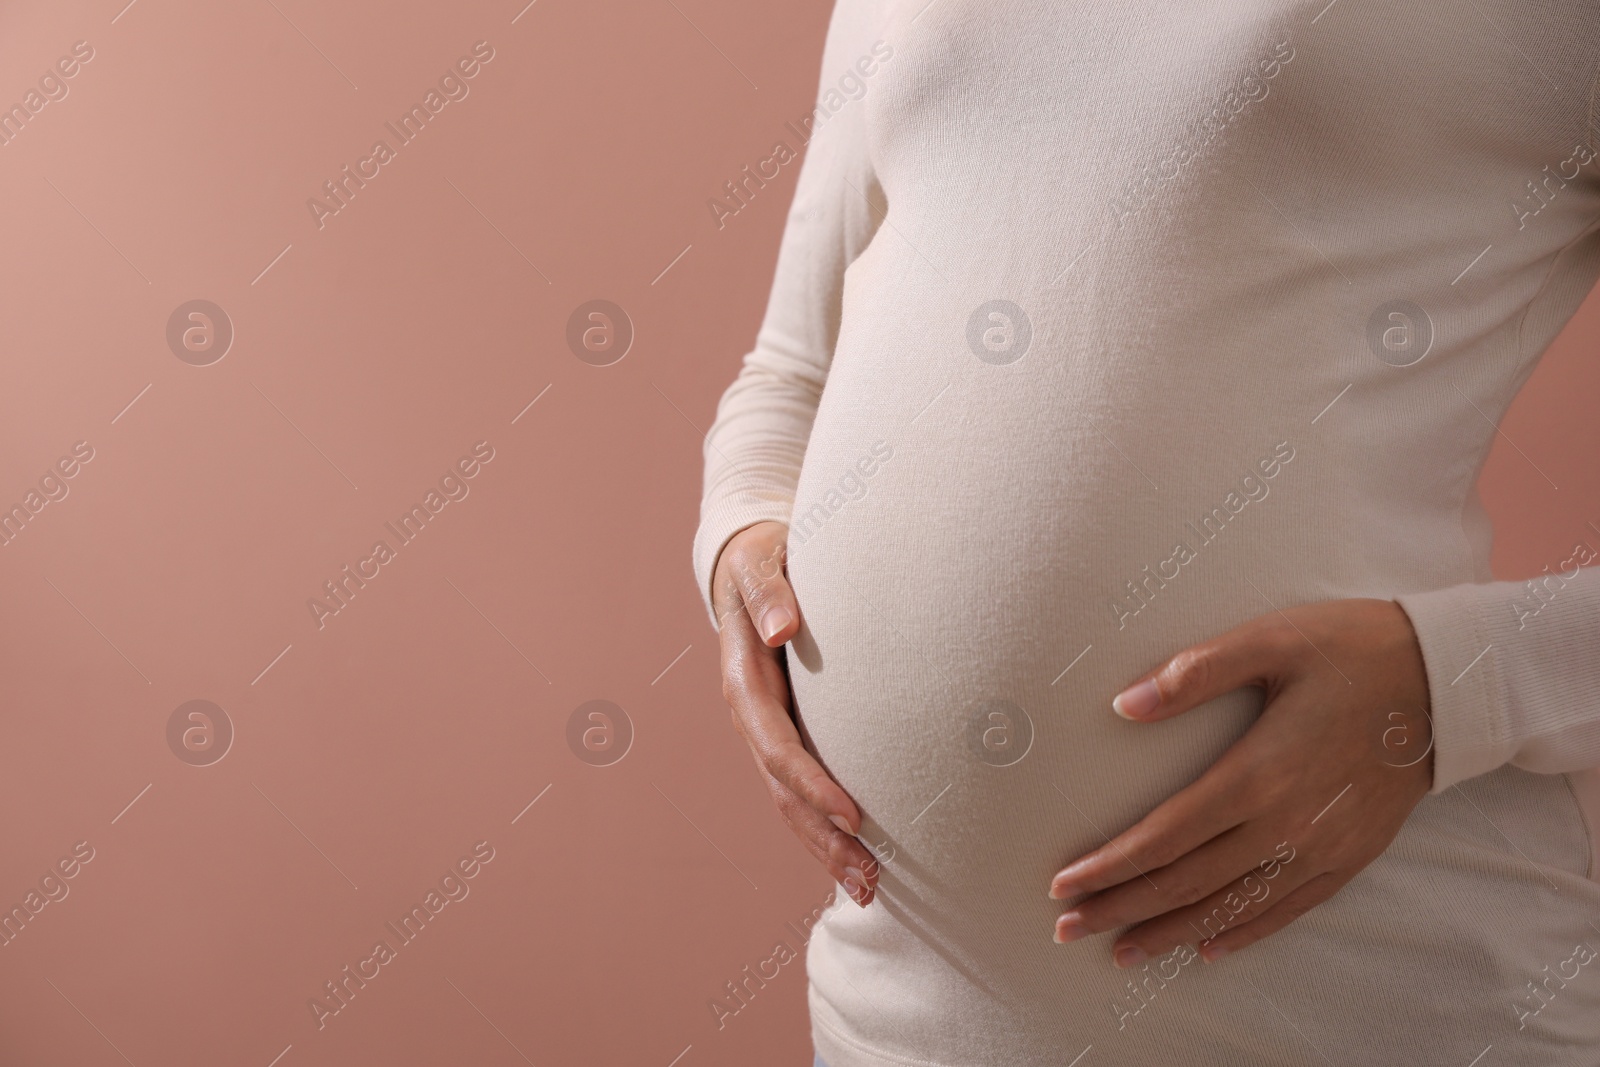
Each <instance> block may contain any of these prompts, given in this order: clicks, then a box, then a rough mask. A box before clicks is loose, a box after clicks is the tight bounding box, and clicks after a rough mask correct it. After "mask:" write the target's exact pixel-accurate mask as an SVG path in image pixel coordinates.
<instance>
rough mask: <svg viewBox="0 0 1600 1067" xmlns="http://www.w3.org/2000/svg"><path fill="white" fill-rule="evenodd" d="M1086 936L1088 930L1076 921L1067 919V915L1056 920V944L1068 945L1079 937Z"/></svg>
mask: <svg viewBox="0 0 1600 1067" xmlns="http://www.w3.org/2000/svg"><path fill="white" fill-rule="evenodd" d="M1067 914H1068V915H1070V914H1072V913H1071V912H1068V913H1067ZM1088 936H1089V928H1088V927H1087V926H1085V925H1083V923H1081V922H1079V921H1078V920H1077V919H1069V918H1068V917H1067V915H1063V916H1062V917H1061V918H1059V919H1057V920H1056V944H1058V945H1070V944H1071V943H1072V942H1074V941H1076V940H1078V939H1079V938H1080V937H1088Z"/></svg>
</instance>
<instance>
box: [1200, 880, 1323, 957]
mask: <svg viewBox="0 0 1600 1067" xmlns="http://www.w3.org/2000/svg"><path fill="white" fill-rule="evenodd" d="M1344 885H1345V883H1344V881H1342V880H1341V879H1340V878H1339V877H1338V876H1336V875H1334V874H1333V873H1332V872H1329V873H1327V874H1323V875H1318V876H1317V877H1316V878H1313V879H1312V880H1311V881H1309V882H1307V883H1306V884H1305V885H1303V886H1301V887H1300V888H1298V889H1296V890H1294V891H1293V892H1292V893H1289V894H1288V895H1287V896H1285V897H1284V898H1283V899H1281V900H1279V901H1278V903H1277V905H1276V906H1275V907H1272V908H1268V909H1267V910H1266V911H1265V912H1264V913H1262V914H1261V915H1258V916H1257V917H1255V918H1254V919H1251V920H1250V921H1249V922H1247V923H1244V924H1243V925H1241V926H1235V927H1234V928H1233V929H1231V930H1225V931H1223V933H1221V934H1219V935H1218V936H1217V937H1214V938H1212V939H1211V940H1209V941H1207V942H1206V943H1205V944H1204V945H1202V946H1201V948H1200V957H1201V958H1202V959H1204V960H1205V961H1206V962H1207V963H1214V962H1215V961H1217V960H1220V959H1221V958H1222V957H1224V956H1226V955H1228V954H1230V953H1233V952H1237V951H1239V950H1240V949H1242V948H1245V947H1247V946H1249V945H1253V944H1255V943H1256V942H1257V941H1260V940H1261V939H1262V938H1265V937H1271V936H1272V935H1273V934H1275V933H1277V932H1278V931H1279V930H1282V929H1283V928H1284V927H1285V926H1288V925H1289V924H1290V923H1292V922H1294V921H1295V920H1296V919H1298V918H1300V916H1302V915H1304V914H1305V913H1306V912H1308V911H1310V910H1311V909H1312V908H1314V907H1316V906H1317V905H1318V904H1321V903H1322V902H1323V901H1325V900H1327V899H1329V898H1330V897H1332V896H1333V895H1334V894H1335V893H1337V892H1338V891H1339V890H1340V889H1343V888H1344Z"/></svg>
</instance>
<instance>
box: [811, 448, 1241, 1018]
mask: <svg viewBox="0 0 1600 1067" xmlns="http://www.w3.org/2000/svg"><path fill="white" fill-rule="evenodd" d="M824 429H826V424H824ZM875 444H876V445H877V449H876V451H874V445H875ZM1043 447H1045V448H1049V447H1051V445H1050V444H1049V443H1048V442H1046V443H1045V444H1044V445H1043ZM863 460H865V462H863ZM1092 469H1093V467H1092V464H1083V465H1081V467H1080V471H1079V476H1078V477H1076V478H1072V479H1069V478H1065V477H1062V476H1060V472H1059V471H1058V472H1055V473H1053V474H1050V473H1042V472H1041V469H1040V467H1039V465H1038V464H1036V463H1027V462H1024V461H1023V460H1021V459H1019V458H1013V457H1012V456H1011V455H1010V454H1009V453H1006V454H999V455H991V456H990V457H989V458H984V457H983V455H982V453H981V450H978V449H965V448H957V449H955V450H953V451H949V450H946V451H942V452H940V451H938V450H935V449H932V448H929V447H926V446H925V445H923V444H921V443H919V442H918V440H917V439H916V438H915V437H914V436H913V435H909V434H908V435H904V436H903V437H902V438H901V439H900V440H897V441H894V442H888V441H880V440H877V439H874V438H869V437H865V436H862V435H856V434H849V433H840V434H832V433H826V432H825V433H823V434H820V435H816V436H814V437H813V440H812V444H811V448H810V450H809V451H808V453H807V460H806V465H805V470H804V471H803V473H802V477H801V479H800V485H799V488H798V492H797V499H798V501H799V504H798V506H797V507H796V509H795V513H794V517H793V519H792V520H791V532H790V547H789V550H790V559H789V577H790V580H791V582H792V583H793V586H794V589H795V592H796V595H797V597H798V599H799V603H800V608H801V616H802V627H801V630H800V632H799V634H798V635H797V636H796V638H795V639H794V641H793V642H792V643H791V645H790V648H789V653H788V661H789V670H790V680H791V684H792V687H793V691H794V695H795V700H796V707H797V715H798V718H799V721H800V725H801V728H802V731H803V734H804V736H805V737H806V739H807V744H808V746H809V747H810V748H811V749H812V751H813V752H814V753H815V754H816V755H817V756H818V758H819V759H820V760H821V762H822V763H823V765H824V766H825V767H826V768H827V769H828V771H829V773H830V774H832V775H833V776H834V778H835V779H837V780H838V781H839V782H840V784H841V785H843V787H844V788H845V789H846V790H847V791H848V792H849V793H850V794H851V796H852V797H854V798H855V800H856V801H857V803H858V804H859V805H860V807H861V809H862V811H863V814H864V816H865V819H864V830H863V834H862V837H863V839H864V841H865V842H866V844H867V845H868V847H869V848H871V849H872V850H873V851H874V852H875V854H877V855H879V857H880V859H881V860H882V861H883V871H882V876H881V882H880V900H882V901H884V902H885V906H886V908H887V909H888V911H889V912H890V913H891V914H893V915H895V916H896V922H897V924H898V925H899V926H900V927H902V928H907V927H914V928H915V929H916V930H917V931H919V933H918V934H917V936H919V937H921V938H922V939H923V940H925V941H930V940H931V941H936V942H937V943H938V951H939V952H940V953H941V954H943V955H944V956H946V958H947V959H949V960H957V961H961V962H960V963H959V964H958V966H959V967H960V968H961V969H963V970H970V971H971V973H973V974H978V973H981V972H984V971H986V970H989V969H990V968H988V967H987V966H986V961H989V960H993V959H995V958H1007V959H1008V960H1009V961H1010V962H1009V964H1008V976H1007V977H1002V976H997V975H991V976H990V977H991V978H992V979H993V980H994V981H997V982H1002V983H1003V982H1004V981H1007V980H1008V979H1009V980H1013V981H1016V982H1020V983H1023V984H1024V985H1027V984H1029V983H1034V985H1033V988H1035V989H1036V988H1037V985H1036V983H1037V980H1038V975H1037V973H1035V974H1030V973H1029V971H1030V970H1037V969H1043V970H1045V971H1048V970H1050V969H1052V968H1058V967H1060V966H1062V961H1063V960H1065V959H1067V958H1068V957H1067V956H1066V955H1065V954H1062V953H1059V952H1054V951H1053V950H1054V949H1055V946H1053V945H1052V944H1051V941H1050V934H1051V927H1052V924H1053V921H1054V918H1055V916H1056V915H1057V914H1059V912H1060V910H1061V906H1060V904H1059V903H1057V902H1054V901H1050V900H1049V899H1048V898H1047V895H1046V891H1047V889H1048V886H1049V881H1050V877H1051V876H1052V875H1053V874H1054V873H1055V871H1056V870H1058V869H1059V868H1060V867H1061V866H1062V865H1063V864H1064V863H1065V862H1067V861H1068V860H1071V859H1073V858H1075V857H1076V856H1078V855H1080V854H1082V853H1083V852H1086V851H1088V850H1090V849H1092V848H1095V847H1098V846H1099V845H1101V844H1103V843H1104V842H1105V840H1106V837H1107V835H1114V834H1116V833H1118V832H1120V831H1122V830H1123V829H1126V828H1127V827H1128V826H1130V825H1132V824H1133V823H1134V822H1136V821H1137V820H1138V819H1139V818H1141V817H1142V816H1143V815H1145V814H1146V813H1147V812H1148V811H1150V810H1151V809H1152V808H1154V807H1155V806H1156V805H1158V804H1159V803H1160V802H1161V801H1163V800H1165V799H1166V798H1167V797H1169V796H1170V795H1172V794H1173V793H1174V792H1176V791H1177V790H1178V789H1180V788H1182V787H1183V786H1184V785H1186V784H1188V783H1189V782H1190V781H1192V780H1193V779H1194V778H1195V777H1197V776H1198V775H1199V774H1200V773H1201V772H1203V771H1204V770H1205V768H1207V767H1208V766H1209V765H1210V764H1211V763H1212V762H1214V761H1215V759H1216V758H1217V756H1218V755H1220V754H1221V752H1222V751H1223V750H1224V749H1225V748H1226V747H1227V746H1228V745H1229V744H1230V743H1232V741H1233V740H1234V739H1236V738H1237V737H1238V736H1239V735H1240V734H1241V733H1242V732H1243V730H1244V729H1245V728H1247V726H1248V725H1249V723H1250V722H1251V721H1252V720H1253V718H1254V716H1255V714H1256V713H1257V712H1258V711H1259V708H1260V696H1259V692H1258V691H1256V690H1242V691H1239V692H1236V693H1234V694H1230V695H1229V696H1227V697H1225V698H1223V699H1221V700H1218V701H1214V702H1213V703H1212V704H1210V705H1208V706H1206V707H1204V708H1202V709H1200V710H1198V711H1196V712H1194V713H1191V714H1189V715H1187V716H1184V717H1181V718H1179V719H1175V720H1172V721H1169V722H1165V723H1159V724H1147V725H1143V726H1140V725H1135V724H1132V723H1128V722H1125V721H1123V720H1122V719H1120V718H1118V717H1117V716H1116V715H1115V714H1114V713H1113V712H1112V710H1111V698H1112V696H1113V695H1114V694H1115V693H1117V692H1118V691H1119V690H1120V689H1121V688H1123V687H1124V686H1125V685H1126V684H1128V683H1129V682H1130V681H1132V680H1133V679H1135V678H1136V677H1138V675H1139V674H1141V673H1142V672H1144V671H1145V670H1148V669H1149V668H1151V667H1152V666H1154V665H1155V664H1156V663H1157V662H1159V661H1160V659H1161V658H1163V657H1164V656H1167V655H1170V654H1172V653H1173V652H1176V651H1177V650H1178V649H1180V648H1182V647H1184V645H1186V644H1189V643H1192V642H1194V641H1195V640H1198V639H1200V638H1201V637H1204V636H1208V635H1209V630H1210V629H1211V628H1212V626H1214V625H1215V624H1214V623H1212V624H1208V622H1207V619H1213V620H1214V619H1216V618H1218V617H1219V616H1221V617H1226V615H1227V614H1228V613H1229V612H1230V611H1231V612H1235V613H1243V614H1253V613H1254V611H1252V610H1250V609H1249V608H1248V606H1247V605H1246V604H1245V603H1244V602H1242V601H1241V599H1240V597H1239V594H1238V592H1237V591H1236V590H1235V589H1233V588H1231V587H1232V586H1243V587H1244V591H1245V593H1247V594H1248V593H1249V587H1248V585H1247V584H1245V583H1242V582H1239V581H1238V580H1237V578H1236V577H1231V576H1230V573H1229V568H1228V567H1227V566H1226V562H1227V561H1226V559H1225V558H1223V557H1221V556H1220V554H1219V555H1218V556H1217V557H1216V558H1212V559H1206V560H1197V561H1196V562H1197V564H1198V563H1210V564H1213V565H1214V566H1213V567H1212V570H1213V572H1214V573H1212V574H1211V575H1209V576H1208V575H1206V574H1205V572H1204V571H1202V570H1201V569H1200V568H1199V567H1198V566H1197V567H1196V568H1195V569H1194V570H1193V571H1192V572H1191V573H1189V574H1186V575H1184V576H1183V578H1182V580H1181V582H1173V583H1170V585H1169V586H1168V587H1167V588H1165V589H1163V590H1162V591H1161V593H1160V594H1159V596H1160V597H1162V598H1164V599H1161V600H1159V601H1158V602H1157V601H1152V603H1151V604H1150V605H1149V608H1148V610H1146V611H1141V612H1140V615H1139V617H1138V618H1137V620H1135V621H1136V622H1137V624H1138V625H1131V624H1129V623H1128V619H1127V617H1126V616H1123V617H1122V619H1121V622H1122V624H1123V625H1120V626H1119V625H1118V621H1119V616H1118V614H1117V612H1115V611H1114V610H1112V609H1111V607H1110V606H1109V599H1110V598H1109V596H1108V594H1107V591H1108V589H1110V588H1112V587H1113V586H1114V584H1115V583H1114V581H1112V580H1111V578H1110V577H1108V576H1120V575H1121V573H1122V571H1123V570H1125V569H1128V568H1130V567H1131V568H1132V573H1131V574H1130V577H1131V576H1133V575H1135V574H1137V572H1138V569H1139V564H1138V563H1136V562H1135V560H1136V559H1137V557H1138V547H1137V545H1132V544H1130V542H1133V541H1135V540H1136V539H1134V538H1130V537H1129V536H1128V534H1127V530H1126V525H1125V524H1124V523H1123V522H1122V521H1121V519H1120V517H1119V515H1118V514H1117V512H1118V510H1119V509H1121V510H1122V512H1123V513H1124V514H1126V512H1127V509H1129V508H1130V507H1132V508H1134V509H1137V508H1138V507H1139V502H1138V501H1137V500H1136V499H1135V500H1131V501H1130V499H1129V497H1130V494H1129V492H1128V490H1127V487H1126V484H1125V482H1119V483H1117V484H1116V485H1114V486H1111V487H1110V488H1111V489H1112V490H1114V491H1108V492H1106V493H1105V494H1104V496H1103V498H1102V499H1099V500H1094V499H1093V498H1094V497H1095V496H1096V495H1097V494H1098V493H1099V492H1100V490H1098V489H1097V488H1096V484H1095V479H1094V478H1093V476H1092V475H1085V473H1084V472H1085V471H1089V470H1092ZM851 472H854V476H852V474H851ZM830 494H831V496H830ZM997 502H1004V505H1003V506H1001V504H1000V503H997ZM814 504H815V505H818V506H813V505H814ZM1230 578H1231V580H1230ZM1261 580H1263V579H1261V578H1260V576H1259V573H1258V574H1257V581H1258V582H1259V581H1261ZM1183 583H1188V585H1187V587H1185V586H1184V585H1183ZM1158 608H1159V609H1160V610H1157V609H1158ZM853 911H854V909H849V908H847V909H845V912H846V913H849V912H853ZM857 921H858V920H857V919H856V917H854V916H853V915H850V914H845V913H841V914H840V916H839V917H838V919H837V920H835V921H834V923H833V925H832V927H831V931H832V932H831V934H830V936H831V937H833V938H834V939H835V941H837V940H838V939H840V938H844V939H846V940H848V939H849V938H851V937H852V936H855V937H858V938H859V939H860V942H859V947H860V948H862V949H864V950H881V951H889V950H890V946H889V945H888V944H887V943H886V942H884V941H883V939H884V938H886V937H892V936H893V934H892V933H891V932H890V931H889V930H888V928H887V927H886V925H885V923H884V922H882V921H879V922H877V923H875V924H874V923H867V922H864V921H863V922H862V923H861V924H860V925H859V926H856V927H852V926H851V925H850V924H851V923H854V922H857ZM1072 958H1075V959H1083V958H1084V957H1083V956H1082V955H1081V954H1079V955H1077V956H1075V957H1072ZM1030 960H1031V961H1033V962H1032V964H1031V965H1030V964H1029V963H1028V962H1027V961H1030ZM995 991H996V992H1000V990H995Z"/></svg>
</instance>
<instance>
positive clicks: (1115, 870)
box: [1050, 744, 1255, 900]
mask: <svg viewBox="0 0 1600 1067" xmlns="http://www.w3.org/2000/svg"><path fill="white" fill-rule="evenodd" d="M1241 751H1245V753H1246V754H1245V755H1241V754H1240V753H1241ZM1247 759H1248V752H1247V750H1242V749H1241V748H1240V746H1239V745H1238V744H1235V745H1234V747H1232V748H1230V749H1228V750H1227V751H1226V752H1224V753H1223V754H1222V756H1221V758H1220V759H1218V760H1217V762H1216V763H1214V764H1212V766H1211V767H1210V768H1208V769H1207V770H1206V772H1205V773H1204V774H1202V775H1201V776H1200V777H1199V778H1197V779H1195V781H1194V782H1192V783H1190V784H1189V785H1187V786H1185V787H1184V788H1183V789H1181V790H1179V791H1178V792H1177V793H1174V794H1173V795H1172V796H1171V797H1169V798H1168V799H1167V800H1166V801H1164V802H1163V803H1162V804H1161V805H1160V806H1159V807H1157V808H1156V809H1155V810H1154V811H1152V812H1151V813H1150V814H1149V815H1146V816H1145V817H1144V818H1143V819H1140V820H1139V821H1138V822H1136V823H1134V824H1133V825H1132V826H1131V827H1129V828H1128V829H1127V830H1124V831H1123V832H1122V833H1120V834H1118V835H1117V836H1116V837H1113V838H1112V839H1111V840H1110V841H1108V842H1106V843H1105V844H1104V845H1103V846H1101V847H1100V848H1098V849H1095V850H1094V851H1093V852H1091V853H1089V854H1088V855H1086V856H1082V857H1080V858H1078V859H1076V860H1073V861H1072V862H1071V863H1069V864H1068V865H1067V866H1065V867H1063V868H1062V869H1061V870H1060V871H1059V872H1058V873H1057V874H1056V876H1055V878H1054V879H1052V880H1051V883H1050V896H1051V898H1052V899H1055V900H1065V899H1066V898H1067V897H1070V896H1076V895H1077V894H1079V893H1098V892H1100V891H1101V890H1103V889H1109V888H1111V887H1112V886H1114V885H1120V884H1122V883H1123V882H1126V881H1128V880H1129V879H1131V878H1148V877H1149V876H1150V872H1151V871H1155V870H1158V869H1159V868H1162V867H1165V866H1167V865H1168V864H1171V863H1176V862H1177V861H1178V860H1179V859H1181V858H1182V857H1183V856H1185V855H1187V854H1189V853H1190V852H1193V851H1194V850H1195V849H1197V848H1199V847H1200V846H1202V845H1204V844H1206V843H1207V842H1208V841H1211V840H1213V839H1214V838H1216V837H1218V836H1220V835H1222V834H1225V833H1227V832H1228V831H1229V830H1232V829H1233V828H1234V827H1236V826H1238V825H1240V824H1241V823H1243V822H1244V821H1245V820H1246V819H1248V818H1250V817H1251V815H1253V814H1255V811H1254V807H1253V801H1254V797H1255V793H1254V790H1253V789H1252V788H1251V787H1250V786H1251V778H1252V775H1253V771H1252V770H1251V768H1250V767H1249V765H1248V762H1247Z"/></svg>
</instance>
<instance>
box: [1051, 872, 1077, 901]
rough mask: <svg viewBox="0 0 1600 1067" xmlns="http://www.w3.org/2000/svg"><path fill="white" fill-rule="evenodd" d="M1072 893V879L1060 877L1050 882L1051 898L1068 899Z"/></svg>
mask: <svg viewBox="0 0 1600 1067" xmlns="http://www.w3.org/2000/svg"><path fill="white" fill-rule="evenodd" d="M1072 893H1073V889H1072V879H1070V878H1060V877H1058V878H1057V879H1056V880H1055V881H1054V882H1051V883H1050V899H1051V900H1066V899H1067V898H1068V897H1070V896H1071V895H1072Z"/></svg>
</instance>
